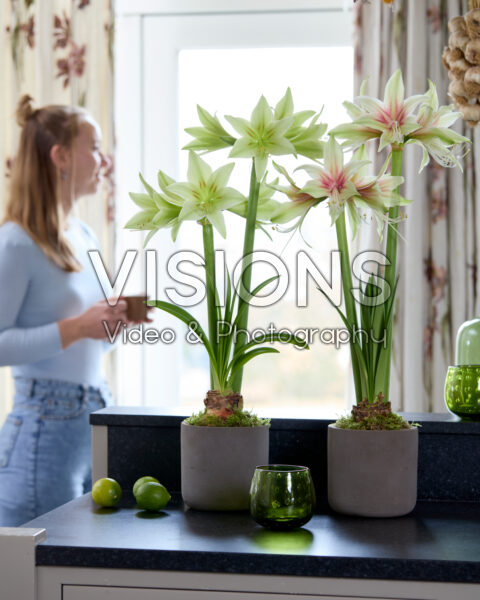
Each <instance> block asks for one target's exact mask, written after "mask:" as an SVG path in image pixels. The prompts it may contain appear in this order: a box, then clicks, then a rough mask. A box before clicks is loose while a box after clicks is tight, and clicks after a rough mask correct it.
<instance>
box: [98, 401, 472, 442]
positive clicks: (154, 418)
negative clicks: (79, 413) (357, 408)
mask: <svg viewBox="0 0 480 600" xmlns="http://www.w3.org/2000/svg"><path fill="white" fill-rule="evenodd" d="M346 412H347V411H345V413H346ZM398 414H400V415H402V416H403V417H404V418H405V419H406V420H407V421H415V422H418V423H420V424H421V425H422V429H421V430H420V431H421V432H426V433H439V434H442V433H448V434H460V435H465V434H478V433H480V421H477V422H468V421H461V420H460V419H459V418H458V417H456V416H455V415H452V414H450V413H403V412H399V413H398ZM187 416H188V415H187V414H184V413H182V412H181V410H179V409H178V408H177V407H174V406H173V407H169V406H167V407H165V406H109V407H107V408H103V409H101V410H98V411H96V412H94V413H92V414H91V415H90V424H91V425H109V426H113V427H178V426H179V425H180V423H181V421H183V419H185V418H186V417H187ZM260 416H262V417H270V418H271V428H272V429H275V430H282V429H295V430H300V431H305V430H313V429H322V428H325V429H326V428H327V426H328V425H329V423H333V422H334V421H336V420H337V419H338V417H339V416H340V415H333V414H332V416H331V417H328V418H311V419H310V418H309V419H306V418H287V417H284V416H281V413H280V414H279V415H278V416H276V414H275V411H273V412H272V414H268V415H267V414H260Z"/></svg>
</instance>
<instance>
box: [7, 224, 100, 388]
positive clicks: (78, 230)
mask: <svg viewBox="0 0 480 600" xmlns="http://www.w3.org/2000/svg"><path fill="white" fill-rule="evenodd" d="M65 235H66V238H67V239H68V240H69V242H70V244H71V246H72V249H73V250H74V252H75V255H76V257H77V259H78V260H79V262H80V263H81V264H82V265H83V267H84V268H83V269H82V270H81V271H80V272H78V273H67V272H65V271H63V270H62V269H60V268H59V267H58V266H56V265H55V264H54V263H53V262H52V261H50V260H49V259H48V258H47V257H46V256H45V254H44V253H43V252H42V251H41V250H40V248H39V247H38V246H37V245H36V244H35V242H33V240H32V239H31V238H30V237H29V235H28V234H27V233H26V232H25V230H24V229H23V228H22V227H20V226H19V225H17V224H16V223H11V222H8V223H5V224H4V225H2V226H1V227H0V366H6V365H10V366H12V374H13V376H14V377H15V376H23V377H41V378H46V379H58V380H62V381H71V382H74V383H80V384H84V385H92V386H99V385H101V384H102V383H103V382H104V376H103V373H102V353H103V350H104V349H105V348H106V345H105V344H104V343H103V342H102V341H100V340H93V339H82V340H79V341H77V342H75V343H73V344H72V345H71V346H69V347H68V348H66V349H65V350H62V346H61V340H60V333H59V330H58V325H57V322H58V321H60V320H61V319H65V318H68V317H74V316H77V315H79V314H81V313H83V312H84V311H85V310H86V309H87V308H89V307H90V306H91V305H92V304H94V303H95V302H98V301H99V300H103V299H104V295H103V292H102V288H101V286H100V283H99V281H98V279H97V277H96V275H95V272H94V270H93V268H92V265H91V263H90V260H89V258H88V254H87V251H88V250H90V249H94V248H98V244H97V241H96V238H95V235H94V234H93V233H92V231H91V230H90V229H89V228H88V227H87V225H85V223H83V222H82V221H80V220H79V219H74V218H70V220H69V228H68V229H67V231H66V234H65Z"/></svg>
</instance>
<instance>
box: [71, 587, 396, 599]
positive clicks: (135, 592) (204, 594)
mask: <svg viewBox="0 0 480 600" xmlns="http://www.w3.org/2000/svg"><path fill="white" fill-rule="evenodd" d="M62 600H394V599H391V598H390V599H389V598H379V597H378V596H375V598H373V597H371V598H370V597H366V596H357V597H353V596H322V595H314V596H312V595H310V594H309V595H308V596H304V595H303V594H302V595H299V594H276V593H272V594H268V593H261V592H223V591H200V590H169V589H156V588H136V587H131V588H127V587H110V586H93V585H64V586H63V594H62Z"/></svg>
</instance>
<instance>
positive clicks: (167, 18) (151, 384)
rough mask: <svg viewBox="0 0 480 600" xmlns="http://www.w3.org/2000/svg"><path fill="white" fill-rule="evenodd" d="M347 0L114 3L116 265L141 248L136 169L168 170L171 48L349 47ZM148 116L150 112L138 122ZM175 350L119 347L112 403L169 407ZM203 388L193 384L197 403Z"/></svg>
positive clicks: (172, 157) (171, 160)
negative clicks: (133, 219) (132, 194)
mask: <svg viewBox="0 0 480 600" xmlns="http://www.w3.org/2000/svg"><path fill="white" fill-rule="evenodd" d="M351 6H352V2H351V0H241V1H238V0H197V1H195V0H135V1H133V0H116V13H117V25H116V54H115V56H116V95H115V98H116V99H115V115H116V130H117V156H116V171H117V191H118V193H117V211H116V222H117V251H116V261H117V265H119V264H120V262H121V258H122V257H123V255H124V252H125V251H126V250H127V249H140V248H142V244H143V235H142V234H140V233H133V232H125V231H124V230H123V225H124V223H125V222H126V221H127V219H128V218H129V217H130V216H131V215H132V214H133V212H135V211H134V207H133V203H131V202H130V201H129V200H128V191H136V190H139V181H138V172H139V171H141V172H142V173H143V174H144V175H145V177H146V178H147V180H150V181H155V180H156V173H157V170H158V168H159V167H161V168H162V170H164V171H165V172H167V173H169V174H170V175H172V176H174V177H177V176H178V160H177V156H178V152H177V148H178V131H177V130H178V128H177V121H178V119H177V105H178V99H177V95H176V93H177V88H178V85H177V83H178V82H177V71H176V65H177V57H178V53H179V52H180V50H182V49H185V48H215V47H220V48H229V47H230V48H239V47H262V46H263V47H280V46H286V47H288V46H307V47H308V46H312V47H314V46H319V45H325V46H336V45H346V44H350V43H351V35H352V34H351V29H352V28H351V21H352V16H351ZM200 24H201V26H200ZM220 24H221V25H220ZM233 24H235V25H233ZM346 24H348V26H346ZM213 33H214V34H213ZM286 41H287V42H288V43H285V42H286ZM165 89H168V90H169V92H168V93H165ZM149 114H150V115H155V118H154V119H150V120H149V122H148V123H147V122H146V118H145V115H149ZM172 117H173V118H172ZM159 140H161V143H160V142H159ZM132 149H134V151H133V152H132ZM163 239H165V240H166V238H163ZM161 244H162V245H161V246H159V245H158V244H157V246H156V248H157V253H158V254H159V256H160V255H161V254H163V252H165V254H167V255H170V254H171V252H172V249H173V247H172V245H169V244H168V241H162V242H161ZM143 256H144V255H143V252H140V254H139V257H138V259H137V262H136V265H135V267H134V271H135V272H134V273H132V276H133V277H131V278H130V280H129V282H130V283H133V285H136V288H137V291H138V290H140V289H141V288H142V287H144V283H143V281H144V278H143V272H144V266H143V262H142V259H143ZM164 272H165V265H158V274H159V278H160V276H161V275H162V274H163V273H164ZM134 282H136V283H134ZM159 286H161V287H162V288H163V287H165V281H163V282H162V281H159ZM174 324H175V321H174V320H173V319H169V318H163V319H162V325H161V327H167V326H172V328H175V329H176V330H179V328H178V324H176V325H177V326H176V327H173V325H174ZM156 326H157V327H158V325H156ZM177 346H180V345H179V344H177ZM180 350H181V349H180V347H178V348H176V347H173V346H166V345H165V344H161V343H158V344H155V345H151V346H149V345H147V344H143V345H141V348H140V349H139V348H138V347H134V346H129V345H127V346H124V347H122V348H121V349H119V351H118V352H117V361H116V369H115V372H116V382H115V383H114V388H115V392H116V396H117V398H118V402H119V404H127V405H132V404H139V405H162V406H165V407H167V406H169V405H170V406H172V409H173V411H174V410H175V409H174V407H175V404H176V402H177V398H178V381H179V376H180V373H179V365H180V355H179V352H180ZM203 393H204V390H199V400H200V399H201V395H202V394H203Z"/></svg>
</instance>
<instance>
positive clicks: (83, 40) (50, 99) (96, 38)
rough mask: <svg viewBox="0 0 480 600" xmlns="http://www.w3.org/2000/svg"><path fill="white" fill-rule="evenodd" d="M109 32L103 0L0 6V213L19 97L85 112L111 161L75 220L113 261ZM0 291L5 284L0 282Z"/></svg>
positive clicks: (3, 394) (6, 401)
mask: <svg viewBox="0 0 480 600" xmlns="http://www.w3.org/2000/svg"><path fill="white" fill-rule="evenodd" d="M113 33H114V12H113V6H112V2H111V0H5V1H3V2H1V4H0V43H1V51H0V73H1V77H2V85H1V87H0V167H1V171H0V177H2V178H3V179H4V181H3V184H2V185H1V186H0V214H1V213H2V212H3V206H4V203H5V200H6V195H7V189H8V178H9V171H10V169H11V166H12V160H13V157H14V155H15V151H16V145H17V142H18V137H19V133H20V132H19V128H18V126H17V125H16V122H15V116H14V115H15V109H16V105H17V102H18V99H19V98H20V96H21V95H22V94H25V93H28V94H30V95H31V96H32V97H33V99H34V106H42V105H45V104H73V105H80V106H83V107H85V108H86V109H87V110H88V111H89V112H90V113H91V114H92V115H93V117H94V118H95V119H96V120H97V122H98V123H99V125H100V127H101V129H102V133H103V151H104V152H105V153H106V154H107V155H109V156H110V158H111V165H112V166H111V167H110V168H109V170H108V173H107V174H106V175H107V177H106V180H105V183H104V186H103V189H102V190H101V192H100V193H99V196H101V198H100V197H96V198H91V199H89V200H87V201H83V202H81V203H80V205H79V207H78V214H79V216H80V217H81V218H83V219H84V220H85V221H86V222H87V223H89V224H90V225H91V226H92V227H93V228H94V230H95V231H96V233H97V235H98V237H99V240H100V244H101V249H102V254H103V256H104V258H105V260H106V262H107V263H108V262H109V261H110V259H112V258H113V244H114V238H113V232H114V224H113V214H114V213H113V198H114V196H113V192H114V186H113V164H114V163H113V149H114V128H113ZM0 285H5V282H1V283H0ZM11 398H12V386H11V380H10V376H9V369H7V368H2V369H0V423H1V421H3V418H4V416H5V414H6V412H8V410H9V408H10V403H11Z"/></svg>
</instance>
